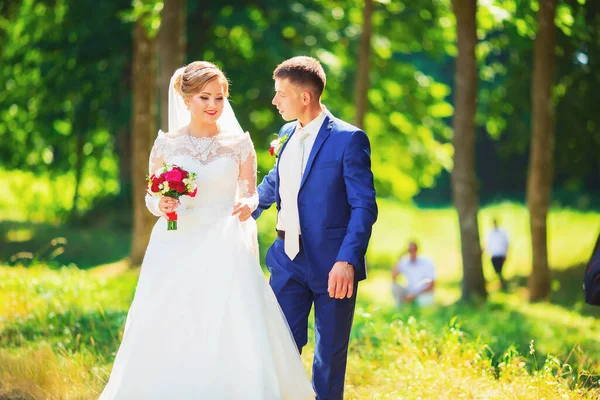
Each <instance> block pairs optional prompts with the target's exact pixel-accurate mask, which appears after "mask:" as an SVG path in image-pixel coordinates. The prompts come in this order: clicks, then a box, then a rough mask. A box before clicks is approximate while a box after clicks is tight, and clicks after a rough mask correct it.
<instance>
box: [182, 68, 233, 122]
mask: <svg viewBox="0 0 600 400" xmlns="http://www.w3.org/2000/svg"><path fill="white" fill-rule="evenodd" d="M224 104H225V95H224V94H223V85H222V84H221V82H219V80H218V79H216V78H215V79H213V80H211V81H210V82H208V83H207V84H206V86H204V88H202V90H201V91H200V92H199V93H196V94H195V95H193V96H192V97H190V98H189V99H188V100H187V101H186V105H187V106H188V107H189V109H190V113H191V114H192V118H193V119H195V120H198V121H201V122H203V123H206V124H212V123H216V122H217V119H219V117H220V116H221V114H222V113H223V105H224Z"/></svg>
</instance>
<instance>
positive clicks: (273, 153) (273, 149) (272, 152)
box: [269, 146, 275, 157]
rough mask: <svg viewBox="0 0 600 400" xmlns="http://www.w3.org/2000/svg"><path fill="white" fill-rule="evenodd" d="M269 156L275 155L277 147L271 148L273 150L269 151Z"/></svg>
mask: <svg viewBox="0 0 600 400" xmlns="http://www.w3.org/2000/svg"><path fill="white" fill-rule="evenodd" d="M269 154H270V155H271V157H272V156H274V155H275V147H273V146H271V148H270V149H269Z"/></svg>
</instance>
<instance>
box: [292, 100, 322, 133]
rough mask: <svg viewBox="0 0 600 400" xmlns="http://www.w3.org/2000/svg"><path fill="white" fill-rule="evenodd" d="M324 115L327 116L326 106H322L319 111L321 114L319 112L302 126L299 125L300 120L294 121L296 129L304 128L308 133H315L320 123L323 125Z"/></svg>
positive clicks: (319, 128)
mask: <svg viewBox="0 0 600 400" xmlns="http://www.w3.org/2000/svg"><path fill="white" fill-rule="evenodd" d="M325 117H327V108H326V107H325V106H323V111H321V114H319V115H318V116H317V118H315V119H313V120H312V121H310V122H309V123H308V124H306V125H305V126H304V127H302V125H300V121H296V130H299V129H304V130H305V131H306V132H307V133H308V134H309V135H317V134H318V133H319V130H321V125H323V122H324V121H325Z"/></svg>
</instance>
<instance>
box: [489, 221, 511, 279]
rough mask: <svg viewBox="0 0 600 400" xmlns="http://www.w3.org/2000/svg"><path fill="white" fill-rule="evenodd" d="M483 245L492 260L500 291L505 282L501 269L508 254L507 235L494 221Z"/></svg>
mask: <svg viewBox="0 0 600 400" xmlns="http://www.w3.org/2000/svg"><path fill="white" fill-rule="evenodd" d="M485 243H486V251H487V253H488V255H489V256H490V257H491V259H492V265H493V266H494V271H496V274H498V277H499V278H500V285H501V286H502V289H506V281H505V280H504V277H503V276H502V268H503V267H504V262H505V261H506V255H507V254H508V245H509V242H508V234H507V233H506V231H505V230H504V229H502V228H500V227H499V226H498V221H497V220H496V219H494V229H492V230H491V231H489V232H488V234H487V237H486V240H485Z"/></svg>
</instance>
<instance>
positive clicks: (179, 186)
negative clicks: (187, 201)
mask: <svg viewBox="0 0 600 400" xmlns="http://www.w3.org/2000/svg"><path fill="white" fill-rule="evenodd" d="M169 188H171V190H175V191H176V192H177V193H180V194H182V193H185V184H184V183H183V182H169Z"/></svg>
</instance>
